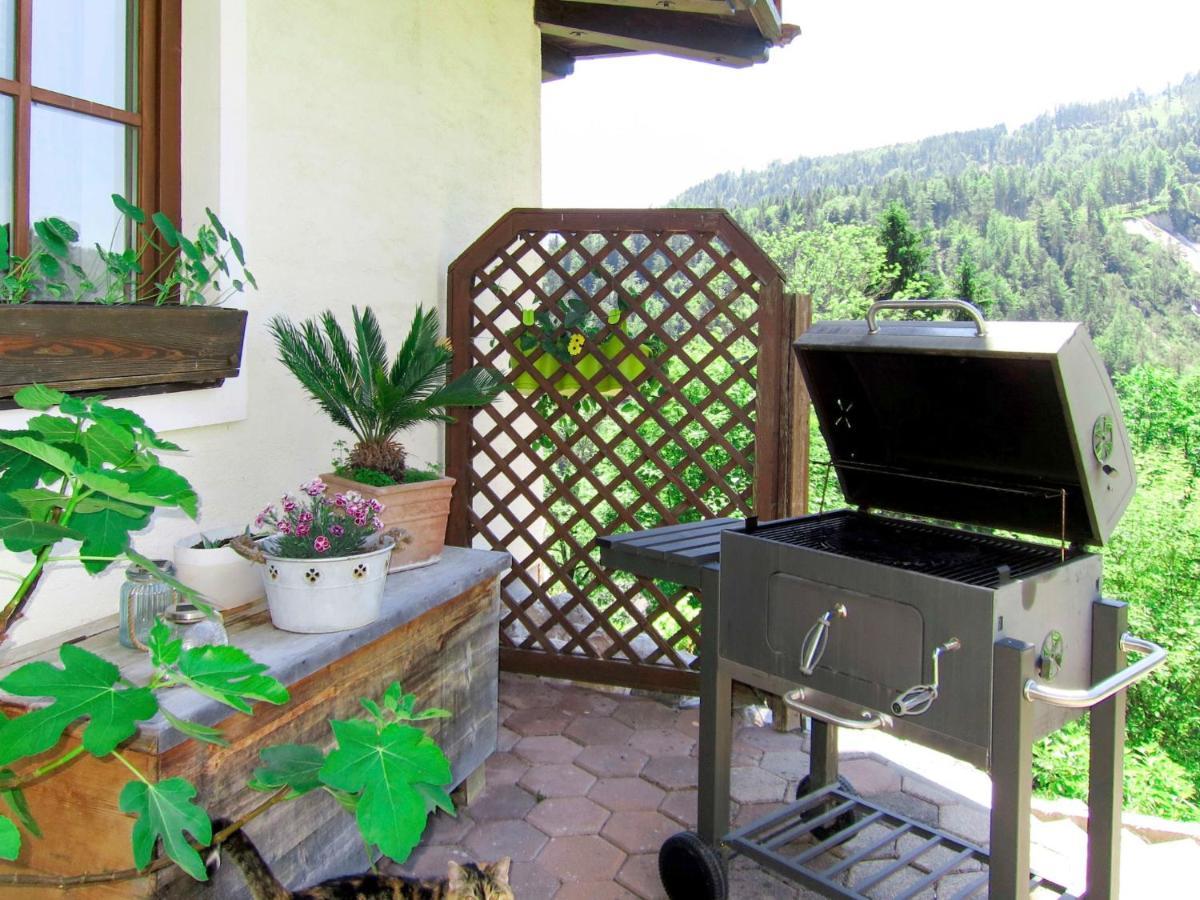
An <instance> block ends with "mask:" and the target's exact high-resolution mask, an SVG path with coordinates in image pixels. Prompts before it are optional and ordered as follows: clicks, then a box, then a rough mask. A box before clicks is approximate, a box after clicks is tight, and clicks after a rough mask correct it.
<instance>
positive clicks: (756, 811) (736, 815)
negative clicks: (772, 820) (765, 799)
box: [730, 802, 787, 828]
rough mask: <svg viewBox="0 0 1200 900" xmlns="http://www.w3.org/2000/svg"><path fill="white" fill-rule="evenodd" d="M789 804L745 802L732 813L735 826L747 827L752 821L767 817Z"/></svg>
mask: <svg viewBox="0 0 1200 900" xmlns="http://www.w3.org/2000/svg"><path fill="white" fill-rule="evenodd" d="M786 805H787V804H786V803H783V802H779V803H745V804H740V805H739V806H738V807H737V812H732V811H731V813H730V816H731V818H732V819H733V826H734V827H735V828H745V827H746V826H747V825H749V824H750V823H751V822H757V821H758V820H759V819H765V818H766V817H767V816H770V815H774V814H775V813H777V812H779V811H780V810H781V809H783V808H784V807H785V806H786Z"/></svg>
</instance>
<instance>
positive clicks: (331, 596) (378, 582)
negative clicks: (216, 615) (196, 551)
mask: <svg viewBox="0 0 1200 900" xmlns="http://www.w3.org/2000/svg"><path fill="white" fill-rule="evenodd" d="M395 545H396V542H395V540H393V539H392V538H390V537H389V538H386V539H385V540H384V542H383V544H382V545H381V546H380V547H379V549H377V550H369V551H367V552H365V553H358V554H355V555H354V556H335V557H330V558H328V559H284V558H283V557H279V556H273V555H271V552H270V543H269V542H263V544H261V545H260V549H261V551H262V556H263V570H262V578H263V586H264V587H265V588H266V591H267V608H268V609H269V610H270V612H271V622H272V623H273V624H274V625H275V627H276V628H279V629H282V630H283V631H298V632H302V633H305V634H317V633H322V632H327V631H348V630H350V629H352V628H361V627H362V626H363V625H367V624H370V623H371V622H374V621H375V620H376V619H377V618H379V610H380V604H381V603H382V600H383V588H384V585H385V583H386V579H387V573H388V560H389V559H390V558H391V555H392V548H393V547H394V546H395Z"/></svg>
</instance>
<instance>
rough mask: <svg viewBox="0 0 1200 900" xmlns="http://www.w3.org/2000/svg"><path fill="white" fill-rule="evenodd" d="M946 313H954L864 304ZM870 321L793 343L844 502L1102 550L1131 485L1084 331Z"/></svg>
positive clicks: (1115, 410)
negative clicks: (876, 323)
mask: <svg viewBox="0 0 1200 900" xmlns="http://www.w3.org/2000/svg"><path fill="white" fill-rule="evenodd" d="M946 305H951V306H954V305H958V306H961V307H967V304H964V303H961V301H940V302H936V301H923V302H916V303H897V302H888V303H886V304H876V307H881V306H882V307H893V308H899V307H903V308H928V307H931V306H932V307H942V306H946ZM969 308H970V310H971V311H972V313H973V315H974V316H976V317H978V311H977V310H975V309H974V308H973V307H969ZM875 311H876V310H875V308H872V310H871V312H870V313H869V314H868V317H867V321H866V322H818V323H816V324H814V325H813V326H812V327H811V328H810V329H809V330H808V331H807V332H806V333H805V334H804V335H803V336H802V337H801V338H800V339H799V340H798V341H796V344H795V351H796V356H797V358H798V359H799V361H800V367H801V370H802V372H803V375H804V380H805V382H806V383H807V385H808V390H809V394H810V395H811V397H812V401H813V407H814V409H815V410H816V413H817V419H818V421H819V422H820V425H821V432H822V434H823V435H824V436H825V441H826V443H827V444H828V446H829V451H830V456H831V458H832V461H833V465H834V467H835V468H836V470H837V474H838V480H839V482H840V483H841V487H842V493H843V494H844V495H845V497H846V499H847V500H848V501H849V502H850V503H851V504H853V505H855V506H863V507H871V508H876V509H888V510H894V511H897V512H905V513H910V514H913V515H920V516H927V517H931V518H938V519H946V520H951V521H958V522H971V523H975V524H980V525H988V526H992V527H995V528H1005V529H1009V530H1012V531H1017V532H1022V533H1026V534H1041V535H1046V536H1049V537H1055V538H1058V537H1063V538H1065V539H1066V540H1067V541H1070V542H1074V543H1086V544H1103V543H1104V542H1105V541H1106V540H1107V539H1108V537H1109V535H1111V534H1112V531H1113V529H1114V528H1115V527H1116V525H1117V521H1118V520H1119V519H1120V517H1121V513H1122V512H1123V511H1124V510H1125V507H1126V506H1127V505H1128V503H1129V501H1130V499H1131V498H1132V496H1133V491H1134V487H1135V481H1136V479H1135V475H1134V471H1133V457H1132V454H1131V452H1130V449H1129V439H1128V436H1127V435H1126V432H1125V424H1124V421H1123V420H1122V418H1121V411H1120V408H1119V407H1118V406H1117V399H1116V394H1115V393H1114V392H1113V388H1112V382H1111V381H1110V380H1109V378H1108V374H1107V372H1106V371H1105V369H1104V364H1103V362H1102V361H1101V360H1100V357H1099V355H1098V354H1097V353H1096V349H1095V347H1094V346H1093V345H1092V342H1091V340H1090V339H1089V338H1088V336H1087V332H1086V331H1085V329H1084V328H1083V326H1082V325H1080V324H1077V323H1072V322H988V323H986V329H985V326H984V323H983V322H982V319H977V322H976V323H975V324H972V323H968V322H945V321H936V322H887V323H882V324H881V326H880V327H879V328H878V329H877V330H876V329H875V323H874V313H875ZM980 332H985V333H980Z"/></svg>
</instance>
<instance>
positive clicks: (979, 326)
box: [867, 300, 987, 337]
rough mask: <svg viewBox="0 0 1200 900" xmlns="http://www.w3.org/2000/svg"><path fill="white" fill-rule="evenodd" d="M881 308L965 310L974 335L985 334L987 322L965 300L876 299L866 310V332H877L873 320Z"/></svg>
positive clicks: (975, 308)
mask: <svg viewBox="0 0 1200 900" xmlns="http://www.w3.org/2000/svg"><path fill="white" fill-rule="evenodd" d="M881 309H907V310H912V309H932V310H947V309H956V310H960V311H962V312H965V313H966V314H967V315H968V316H970V317H971V320H972V321H973V322H974V323H975V336H976V337H984V336H985V335H986V334H987V323H986V322H984V321H983V313H982V312H980V310H979V307H978V306H975V305H974V304H971V303H968V302H967V301H966V300H877V301H876V302H874V303H872V304H871V308H870V309H868V310H867V334H877V333H878V332H879V325H878V324H877V323H876V321H875V315H876V314H877V313H878V312H879V310H881Z"/></svg>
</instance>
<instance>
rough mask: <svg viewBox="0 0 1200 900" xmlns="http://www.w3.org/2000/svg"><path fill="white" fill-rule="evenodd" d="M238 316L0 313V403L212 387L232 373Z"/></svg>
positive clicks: (113, 310) (197, 309)
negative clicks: (22, 397) (45, 394)
mask: <svg viewBox="0 0 1200 900" xmlns="http://www.w3.org/2000/svg"><path fill="white" fill-rule="evenodd" d="M245 331H246V311H245V310H242V309H227V308H223V307H213V306H170V305H164V306H150V305H145V304H126V305H118V306H103V305H98V304H64V303H53V302H47V303H23V304H15V305H12V306H0V402H3V401H5V400H8V399H9V398H11V397H12V395H13V394H15V393H16V392H17V391H18V390H20V389H21V388H22V387H24V386H25V385H27V384H31V383H33V382H37V383H40V384H46V385H50V386H52V387H56V388H58V389H59V390H63V391H111V390H114V389H117V388H139V387H149V388H151V389H153V388H154V387H155V386H161V387H165V386H168V385H182V384H188V385H199V384H219V383H220V382H221V381H223V380H224V379H226V378H231V377H233V376H235V375H237V374H238V371H239V369H240V366H241V360H242V339H243V337H244V335H245Z"/></svg>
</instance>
